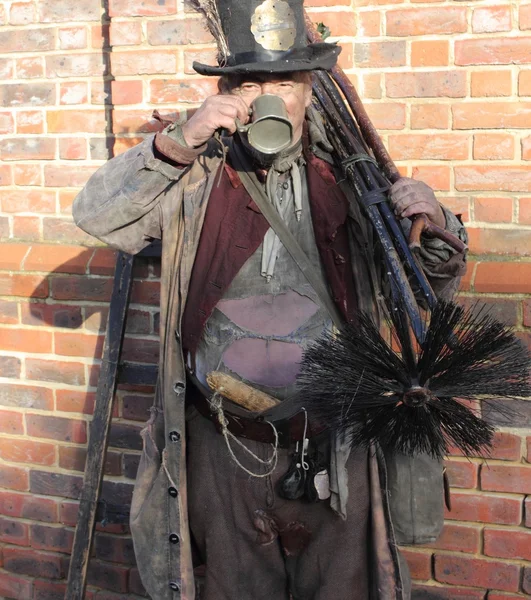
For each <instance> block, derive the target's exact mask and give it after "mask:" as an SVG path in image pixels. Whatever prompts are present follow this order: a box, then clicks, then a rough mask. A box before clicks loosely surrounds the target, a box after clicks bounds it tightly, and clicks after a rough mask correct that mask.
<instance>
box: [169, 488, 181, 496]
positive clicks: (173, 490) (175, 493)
mask: <svg viewBox="0 0 531 600" xmlns="http://www.w3.org/2000/svg"><path fill="white" fill-rule="evenodd" d="M168 494H169V495H170V496H171V497H172V498H177V496H178V495H179V492H178V491H177V488H174V487H170V488H168Z"/></svg>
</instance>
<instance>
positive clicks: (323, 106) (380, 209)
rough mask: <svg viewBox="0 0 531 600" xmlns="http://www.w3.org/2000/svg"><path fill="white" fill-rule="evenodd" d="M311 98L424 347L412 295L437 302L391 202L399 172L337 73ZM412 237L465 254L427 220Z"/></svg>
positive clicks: (319, 76) (312, 36) (317, 85)
mask: <svg viewBox="0 0 531 600" xmlns="http://www.w3.org/2000/svg"><path fill="white" fill-rule="evenodd" d="M306 26H307V31H308V39H309V41H310V42H318V41H322V40H321V39H320V36H319V34H318V33H317V32H316V30H315V28H314V26H313V24H312V22H311V21H310V20H309V18H308V16H306ZM336 84H337V85H336ZM313 93H314V98H315V99H316V100H317V105H316V108H317V110H318V111H319V112H320V113H321V116H322V118H323V123H324V124H325V127H326V129H327V133H328V137H329V141H330V143H331V144H332V146H333V148H334V153H335V157H336V159H338V160H339V163H340V164H339V165H338V166H339V167H340V168H341V169H342V170H343V173H344V175H345V177H346V179H347V180H348V182H349V183H350V185H351V186H352V188H353V189H354V191H355V193H356V196H357V198H358V199H359V201H360V202H361V203H362V204H363V208H364V209H365V211H366V214H367V216H368V218H369V219H370V221H371V223H372V225H373V227H374V230H375V232H376V234H377V236H378V238H379V240H380V243H381V245H382V247H383V250H384V256H385V261H386V267H387V272H388V274H389V283H390V288H391V294H392V296H393V298H395V299H397V301H398V299H400V303H401V304H403V306H404V308H405V310H406V311H407V313H408V315H409V319H410V322H411V326H412V329H413V332H414V334H415V337H416V339H417V341H418V342H419V343H422V341H423V340H424V337H425V334H426V325H425V319H423V317H422V315H421V313H420V310H419V307H418V304H417V301H416V299H415V294H414V292H413V289H415V290H416V292H417V293H418V294H420V295H421V296H422V298H424V300H425V302H426V304H427V306H428V308H429V309H430V310H433V308H434V307H435V304H436V303H437V299H436V297H435V294H434V293H433V290H432V289H431V286H430V284H429V282H428V280H427V279H426V276H425V275H424V272H423V271H422V269H421V267H420V266H419V264H418V261H417V259H416V257H415V255H414V253H413V252H412V250H411V248H410V243H408V241H407V240H406V238H405V235H404V232H403V230H402V227H401V225H400V224H399V222H398V220H397V218H396V216H395V214H394V212H393V210H392V208H391V207H390V205H389V202H388V191H389V189H390V187H391V184H392V183H394V182H395V181H397V180H398V179H399V178H400V174H399V172H398V169H397V168H396V166H395V165H394V163H393V161H392V160H391V157H390V156H389V154H388V153H387V150H386V149H385V147H384V145H383V143H382V142H381V140H380V138H379V136H378V133H377V131H376V129H375V128H374V126H373V124H372V123H371V121H370V119H369V117H368V115H367V113H366V111H365V108H364V107H363V104H362V102H361V100H360V99H359V96H358V94H357V92H356V90H355V88H354V86H353V85H352V84H351V83H350V81H349V79H348V78H347V77H346V75H345V74H344V73H343V71H342V70H341V69H340V68H339V67H337V66H336V67H333V68H332V69H331V71H330V72H326V71H316V72H315V78H314V85H313ZM342 94H343V95H342ZM343 96H344V98H345V99H346V100H347V103H348V107H347V105H346V104H345V101H344V100H343ZM349 109H350V110H349ZM411 231H412V238H414V239H413V243H412V244H411V246H412V247H413V246H415V247H419V245H420V242H419V239H418V238H419V237H420V233H421V232H422V231H427V232H429V233H430V234H431V235H435V236H437V237H440V238H441V239H443V240H444V241H445V242H447V243H448V244H450V246H452V247H453V248H454V249H455V250H457V251H458V252H462V251H463V250H465V249H466V246H465V244H464V243H463V242H462V241H461V240H459V239H458V238H457V237H455V236H453V235H452V234H450V233H448V232H446V231H444V230H442V229H441V228H439V227H437V226H436V225H434V224H433V223H431V222H429V221H428V220H427V218H426V217H425V216H423V217H421V218H419V219H417V220H416V221H415V222H414V224H413V226H412V230H411ZM412 288H413V289H412Z"/></svg>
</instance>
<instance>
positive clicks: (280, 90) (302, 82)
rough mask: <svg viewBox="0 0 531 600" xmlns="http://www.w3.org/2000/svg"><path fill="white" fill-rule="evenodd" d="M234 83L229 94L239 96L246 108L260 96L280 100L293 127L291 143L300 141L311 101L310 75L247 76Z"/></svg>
mask: <svg viewBox="0 0 531 600" xmlns="http://www.w3.org/2000/svg"><path fill="white" fill-rule="evenodd" d="M234 83H235V85H234V87H231V90H230V93H231V94H237V95H239V96H241V98H242V99H243V101H244V102H245V104H247V106H248V107H250V106H251V104H252V102H253V100H254V99H255V98H257V97H258V96H261V95H262V94H273V95H275V96H279V97H280V98H282V100H283V101H284V103H285V105H286V109H287V112H288V117H289V119H290V121H291V124H292V125H293V142H294V143H295V142H298V141H299V140H300V138H301V136H302V125H303V123H304V116H305V112H306V108H307V107H308V106H309V105H310V103H311V101H312V87H311V76H310V75H308V74H307V73H301V72H299V73H286V74H280V73H278V74H265V75H262V74H260V75H249V76H245V77H242V78H241V79H239V81H237V82H234Z"/></svg>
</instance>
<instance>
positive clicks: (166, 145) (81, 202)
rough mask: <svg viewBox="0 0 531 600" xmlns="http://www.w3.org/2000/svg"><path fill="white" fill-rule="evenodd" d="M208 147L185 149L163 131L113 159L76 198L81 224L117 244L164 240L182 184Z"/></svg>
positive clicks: (126, 247)
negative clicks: (182, 180) (179, 186)
mask: <svg viewBox="0 0 531 600" xmlns="http://www.w3.org/2000/svg"><path fill="white" fill-rule="evenodd" d="M173 129H175V126H173ZM165 131H166V130H165ZM203 150H204V147H203V148H198V149H191V148H185V147H183V146H181V145H180V144H178V143H177V142H175V141H174V140H173V139H171V138H170V137H169V136H168V135H165V132H163V133H158V134H156V136H151V137H150V138H148V139H146V140H144V141H143V142H141V143H140V144H138V145H137V146H135V147H134V148H131V149H129V150H127V151H126V152H124V153H123V154H120V155H119V156H117V157H115V158H112V159H111V160H109V161H108V162H107V163H105V164H104V165H103V166H102V167H101V168H100V169H98V170H97V171H96V172H95V173H94V174H93V175H92V176H91V178H90V179H89V180H88V182H87V184H86V185H85V187H84V188H83V189H82V190H81V192H80V193H79V194H78V196H77V197H76V199H75V200H74V206H73V216H74V221H75V223H76V224H77V226H78V227H80V228H81V229H83V230H84V231H86V232H87V233H89V234H91V235H93V236H94V237H96V238H98V239H100V240H101V241H103V242H106V243H107V244H109V245H110V246H112V247H114V248H117V249H119V250H123V251H125V252H129V253H131V254H136V253H137V252H140V250H142V249H143V248H144V247H146V246H147V245H148V244H149V243H150V242H151V241H152V240H154V239H161V237H162V232H163V230H164V228H165V226H166V225H167V224H168V223H169V221H170V219H171V216H172V214H173V213H174V212H175V210H177V209H178V204H179V202H180V194H179V192H178V189H176V185H177V184H178V182H179V180H180V179H181V177H182V176H183V174H184V173H185V172H186V171H187V169H188V167H189V165H190V164H191V163H192V162H193V161H194V160H195V158H197V156H199V154H200V153H201V152H202V151H203ZM168 155H171V156H168Z"/></svg>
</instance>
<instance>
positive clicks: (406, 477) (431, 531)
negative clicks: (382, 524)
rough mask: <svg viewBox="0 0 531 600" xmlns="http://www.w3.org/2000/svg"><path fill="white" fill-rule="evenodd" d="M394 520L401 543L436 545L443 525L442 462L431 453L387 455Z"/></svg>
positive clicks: (394, 527) (398, 541)
mask: <svg viewBox="0 0 531 600" xmlns="http://www.w3.org/2000/svg"><path fill="white" fill-rule="evenodd" d="M385 464H386V470H387V489H388V500H389V510H390V512H391V521H392V523H393V529H394V533H395V537H396V541H397V543H398V544H427V543H430V542H434V541H435V540H436V539H437V538H438V537H439V535H440V533H441V530H442V528H443V525H444V476H443V463H442V461H440V460H437V459H434V458H432V457H431V456H429V455H428V454H420V455H417V456H414V457H409V456H405V455H404V454H399V453H396V452H393V453H388V454H385Z"/></svg>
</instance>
